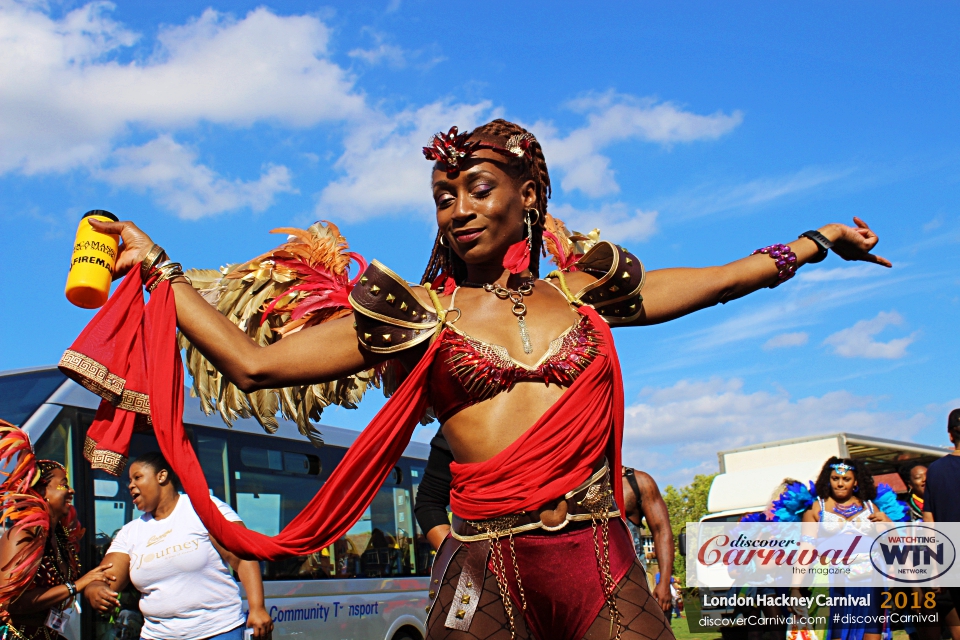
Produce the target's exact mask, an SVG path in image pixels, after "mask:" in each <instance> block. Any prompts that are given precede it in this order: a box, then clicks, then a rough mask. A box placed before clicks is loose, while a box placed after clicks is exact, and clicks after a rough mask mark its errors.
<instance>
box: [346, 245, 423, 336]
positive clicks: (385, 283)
mask: <svg viewBox="0 0 960 640" xmlns="http://www.w3.org/2000/svg"><path fill="white" fill-rule="evenodd" d="M350 305H351V306H352V307H353V317H354V320H355V322H354V324H355V326H356V329H357V339H358V340H359V341H360V345H361V346H362V347H363V348H364V349H367V350H369V351H372V352H373V353H396V352H398V351H403V350H405V349H409V348H410V347H412V346H414V345H417V344H420V343H421V342H424V341H425V340H429V339H430V338H431V337H432V336H433V334H434V331H435V330H436V329H437V327H438V325H440V324H441V321H440V314H439V313H438V312H437V310H436V309H431V308H429V307H427V306H426V305H424V304H423V303H422V302H421V301H420V298H418V297H417V294H416V293H414V291H413V289H412V288H411V287H410V285H408V284H407V283H406V282H405V281H404V280H403V279H402V278H401V277H400V276H398V275H397V274H396V273H394V272H393V271H391V270H390V269H388V268H387V267H385V266H384V265H383V264H381V263H380V262H379V261H377V260H374V261H373V262H372V263H370V266H369V267H367V270H366V271H364V272H363V275H362V276H360V280H359V281H358V282H357V285H356V286H355V287H354V288H353V291H351V292H350Z"/></svg>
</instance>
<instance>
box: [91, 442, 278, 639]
mask: <svg viewBox="0 0 960 640" xmlns="http://www.w3.org/2000/svg"><path fill="white" fill-rule="evenodd" d="M130 494H131V495H132V496H133V506H135V507H136V508H137V509H139V510H140V511H143V512H144V514H143V515H142V516H140V517H139V518H137V519H136V520H133V521H132V522H128V523H127V524H126V525H124V527H123V528H122V529H121V530H120V532H119V533H117V535H116V537H115V538H114V539H113V543H112V544H111V545H110V548H109V549H108V550H107V555H106V557H105V558H104V562H105V563H107V564H112V568H111V569H109V570H108V572H107V573H108V574H109V575H111V576H112V577H113V578H114V579H115V580H116V586H115V587H114V588H115V589H116V590H113V589H111V588H110V587H109V586H107V584H106V583H102V582H101V583H96V584H94V585H91V588H90V590H89V591H88V592H87V593H85V594H84V595H86V596H87V599H88V600H89V601H90V604H91V605H93V608H94V609H96V610H97V611H100V612H102V613H105V612H108V611H110V610H112V609H113V608H114V607H118V606H119V605H120V602H119V601H118V600H117V595H118V594H117V592H118V591H121V590H122V589H123V588H124V587H125V586H126V585H127V583H128V582H132V583H133V586H134V587H136V589H137V591H139V592H140V594H141V597H140V612H141V613H142V614H143V617H144V625H143V630H142V631H141V636H140V637H141V638H143V639H144V640H199V639H205V640H241V639H242V638H243V628H244V623H246V626H248V627H250V628H252V629H253V637H254V638H255V639H256V640H267V638H269V637H270V633H271V631H272V630H273V620H272V619H271V618H270V614H268V613H267V611H266V609H265V608H264V605H263V582H262V581H261V577H260V565H259V563H257V562H255V561H253V560H240V559H239V558H237V557H236V556H235V555H233V554H232V553H230V552H229V551H227V550H226V549H224V548H223V547H221V546H220V544H219V543H218V542H217V541H216V540H214V538H213V536H211V535H210V533H209V532H208V531H207V529H206V527H204V526H203V523H202V522H201V521H200V518H199V516H197V513H196V511H194V509H193V505H192V504H191V503H190V497H189V496H182V495H180V494H179V493H177V489H176V477H175V476H174V474H173V470H172V468H171V467H170V465H169V463H167V461H166V460H165V459H164V457H163V456H162V455H161V454H160V453H158V452H152V453H145V454H143V455H142V456H140V457H139V458H137V459H136V460H134V461H133V462H132V463H131V464H130ZM210 499H211V500H212V501H213V502H214V503H215V504H216V505H217V507H218V508H219V509H220V512H221V513H222V514H223V515H224V517H226V518H227V520H230V521H233V522H240V516H238V515H237V513H236V512H235V511H234V510H233V509H231V508H230V506H229V505H227V504H226V503H224V502H221V501H220V500H218V499H216V498H215V497H213V496H210ZM231 567H232V568H233V569H234V570H236V572H237V575H238V576H239V577H240V581H241V582H242V583H243V586H244V588H245V589H246V592H247V601H248V602H249V604H250V613H249V615H248V616H246V617H244V615H243V607H242V603H241V601H240V589H239V588H238V587H237V582H236V580H234V579H233V576H232V575H231V574H230V568H231Z"/></svg>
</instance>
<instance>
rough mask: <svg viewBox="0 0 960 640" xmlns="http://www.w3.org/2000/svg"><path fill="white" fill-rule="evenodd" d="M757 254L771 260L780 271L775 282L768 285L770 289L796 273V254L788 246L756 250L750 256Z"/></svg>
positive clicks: (771, 246) (774, 245) (780, 245)
mask: <svg viewBox="0 0 960 640" xmlns="http://www.w3.org/2000/svg"><path fill="white" fill-rule="evenodd" d="M758 253H762V254H764V255H768V256H770V257H771V258H773V259H774V261H775V262H776V263H777V269H779V270H780V272H779V273H778V274H777V281H776V282H775V283H773V284H772V285H770V288H771V289H773V288H776V287H779V286H780V285H781V284H783V283H784V282H786V281H787V280H789V279H790V278H792V277H793V276H794V275H795V274H796V273H797V254H795V253H794V252H793V249H791V248H790V247H789V246H787V245H785V244H772V245H770V246H769V247H764V248H763V249H757V250H756V251H754V252H753V253H752V254H750V255H754V256H755V255H757V254H758Z"/></svg>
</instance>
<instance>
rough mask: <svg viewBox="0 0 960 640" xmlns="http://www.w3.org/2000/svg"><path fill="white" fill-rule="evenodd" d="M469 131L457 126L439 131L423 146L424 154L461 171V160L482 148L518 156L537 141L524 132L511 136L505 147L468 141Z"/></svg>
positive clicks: (453, 169) (522, 154) (429, 158)
mask: <svg viewBox="0 0 960 640" xmlns="http://www.w3.org/2000/svg"><path fill="white" fill-rule="evenodd" d="M469 137H470V134H469V133H459V129H458V128H457V127H450V130H449V131H448V132H447V133H443V132H442V131H441V132H440V133H437V134H435V135H434V136H433V139H432V140H431V141H430V146H429V147H424V148H423V155H424V157H425V158H426V159H427V160H431V161H434V162H439V163H440V164H444V165H446V166H447V171H459V170H460V162H461V161H462V160H464V159H466V158H469V157H470V156H472V155H473V154H474V153H476V152H477V151H479V150H480V149H491V150H493V151H499V152H501V153H505V154H510V155H513V156H516V157H518V158H524V157H528V156H527V149H529V148H530V145H531V144H533V143H534V142H536V141H537V139H536V138H534V137H533V135H532V134H529V133H522V134H516V135H512V136H510V138H509V139H508V140H507V144H506V146H505V147H500V146H498V145H495V144H491V143H489V142H481V141H479V140H475V141H472V142H470V141H468V140H467V139H468V138H469Z"/></svg>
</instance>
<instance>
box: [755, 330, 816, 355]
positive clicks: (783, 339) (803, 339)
mask: <svg viewBox="0 0 960 640" xmlns="http://www.w3.org/2000/svg"><path fill="white" fill-rule="evenodd" d="M809 339H810V336H809V335H807V333H806V332H804V331H798V332H796V333H781V334H780V335H778V336H773V337H772V338H770V339H769V340H767V341H766V342H765V343H764V344H763V348H764V349H765V350H766V351H770V350H771V349H782V348H784V347H802V346H803V345H805V344H807V341H808V340H809Z"/></svg>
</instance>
